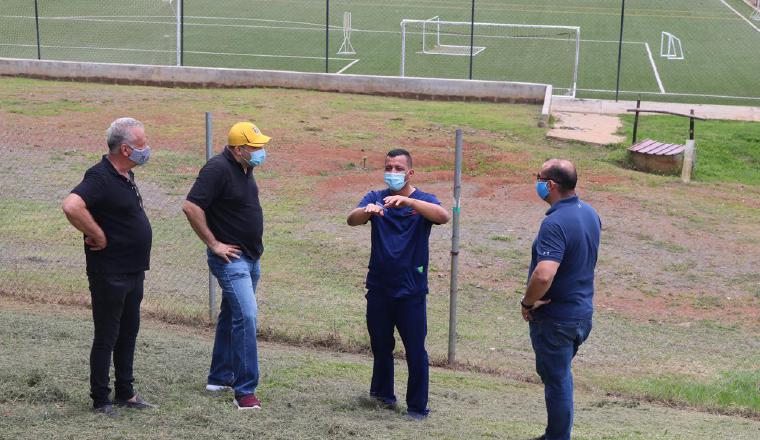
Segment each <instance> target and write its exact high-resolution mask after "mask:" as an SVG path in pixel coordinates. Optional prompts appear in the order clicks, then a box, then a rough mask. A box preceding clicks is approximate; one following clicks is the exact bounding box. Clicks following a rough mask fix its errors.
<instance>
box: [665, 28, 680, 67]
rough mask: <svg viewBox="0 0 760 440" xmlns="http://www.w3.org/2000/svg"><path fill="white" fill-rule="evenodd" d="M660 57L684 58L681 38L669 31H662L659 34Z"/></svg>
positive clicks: (670, 58)
mask: <svg viewBox="0 0 760 440" xmlns="http://www.w3.org/2000/svg"><path fill="white" fill-rule="evenodd" d="M660 57H662V58H667V59H669V60H682V59H684V56H683V46H681V40H680V39H679V38H678V37H676V36H675V35H673V34H671V33H669V32H662V34H660Z"/></svg>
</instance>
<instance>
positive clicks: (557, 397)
mask: <svg viewBox="0 0 760 440" xmlns="http://www.w3.org/2000/svg"><path fill="white" fill-rule="evenodd" d="M577 180H578V176H577V173H576V171H575V166H573V164H572V163H570V162H569V161H567V160H560V159H551V160H548V161H546V162H545V163H544V165H543V167H541V171H540V172H539V173H538V174H537V175H536V193H537V194H538V196H539V197H540V198H541V199H542V200H544V201H545V202H546V203H548V204H550V205H551V208H549V210H548V211H546V217H545V218H544V220H543V222H541V228H540V229H539V231H538V236H537V237H536V240H535V241H534V242H533V250H532V257H531V262H530V271H529V274H528V287H527V288H526V291H525V296H524V297H523V299H522V300H521V308H522V316H523V319H525V320H526V321H528V322H529V326H530V340H531V343H532V345H533V351H534V352H535V354H536V371H537V372H538V375H539V376H541V380H542V381H543V383H544V399H545V401H546V413H547V427H546V431H545V432H544V434H543V435H542V436H540V437H538V438H537V440H538V439H543V440H570V433H571V431H572V428H573V374H572V371H571V365H570V364H571V362H572V360H573V357H574V356H575V354H576V353H577V352H578V347H580V345H581V344H582V343H583V341H585V340H586V338H587V337H588V335H589V333H590V332H591V317H592V314H593V310H594V309H593V297H594V268H595V267H596V260H597V254H598V252H599V241H600V236H601V228H602V224H601V220H600V219H599V215H598V214H597V213H596V211H595V210H594V208H592V207H591V206H589V205H587V204H586V203H583V202H582V201H581V200H580V199H578V196H577V195H576V194H575V184H576V182H577Z"/></svg>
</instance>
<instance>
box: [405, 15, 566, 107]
mask: <svg viewBox="0 0 760 440" xmlns="http://www.w3.org/2000/svg"><path fill="white" fill-rule="evenodd" d="M579 55H580V28H579V27H575V26H548V25H526V24H507V23H479V22H475V23H471V22H457V21H446V20H441V18H440V17H433V18H431V19H427V20H411V19H405V20H403V21H402V22H401V72H400V74H401V76H415V77H432V78H463V79H466V78H469V72H470V62H472V79H478V80H493V81H517V82H532V83H544V84H551V85H552V86H553V87H554V91H555V93H556V94H559V95H564V96H575V91H576V84H577V80H578V62H579Z"/></svg>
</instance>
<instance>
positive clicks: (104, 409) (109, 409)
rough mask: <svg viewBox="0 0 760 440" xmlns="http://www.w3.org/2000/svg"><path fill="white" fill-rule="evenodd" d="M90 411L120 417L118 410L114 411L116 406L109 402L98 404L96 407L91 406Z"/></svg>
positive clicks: (113, 417) (115, 417)
mask: <svg viewBox="0 0 760 440" xmlns="http://www.w3.org/2000/svg"><path fill="white" fill-rule="evenodd" d="M92 411H93V412H94V413H95V414H102V415H104V416H106V417H110V418H112V419H118V418H119V417H121V414H119V411H116V408H114V407H113V405H111V404H106V405H103V406H99V407H97V408H93V409H92Z"/></svg>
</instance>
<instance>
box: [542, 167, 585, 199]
mask: <svg viewBox="0 0 760 440" xmlns="http://www.w3.org/2000/svg"><path fill="white" fill-rule="evenodd" d="M541 176H543V177H544V178H546V179H550V180H552V181H554V183H556V184H557V185H559V187H560V189H561V190H562V192H570V191H573V190H575V184H576V183H577V182H578V174H577V173H576V172H575V165H573V163H572V162H570V161H569V160H565V159H549V160H547V161H546V162H544V165H543V167H541Z"/></svg>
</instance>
